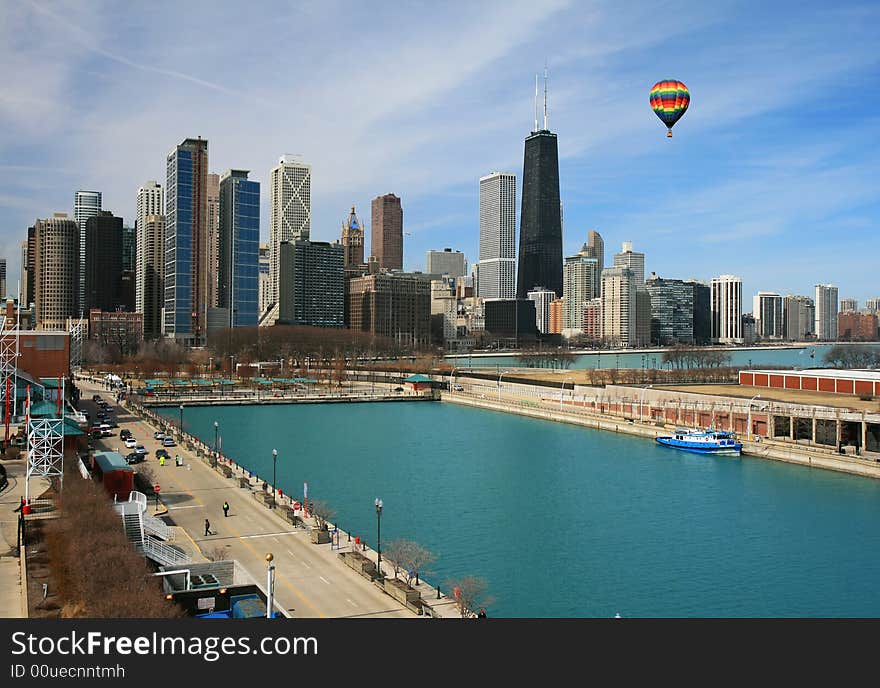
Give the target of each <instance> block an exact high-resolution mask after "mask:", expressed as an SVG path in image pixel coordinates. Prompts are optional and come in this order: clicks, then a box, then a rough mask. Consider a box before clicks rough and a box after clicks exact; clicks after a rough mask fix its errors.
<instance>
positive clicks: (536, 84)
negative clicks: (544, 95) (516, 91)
mask: <svg viewBox="0 0 880 688" xmlns="http://www.w3.org/2000/svg"><path fill="white" fill-rule="evenodd" d="M532 131H538V75H537V74H535V128H534V129H533V130H532Z"/></svg>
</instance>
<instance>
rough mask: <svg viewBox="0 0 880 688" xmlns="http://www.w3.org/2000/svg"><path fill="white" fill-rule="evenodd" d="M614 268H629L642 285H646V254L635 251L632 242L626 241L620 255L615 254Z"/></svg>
mask: <svg viewBox="0 0 880 688" xmlns="http://www.w3.org/2000/svg"><path fill="white" fill-rule="evenodd" d="M614 266H615V267H627V268H629V269H630V270H632V271H633V274H634V275H635V276H636V281H637V282H638V283H639V284H640V285H643V284H644V283H645V254H644V253H638V252H636V251H633V245H632V242H631V241H624V242H623V248H621V250H620V253H615V254H614Z"/></svg>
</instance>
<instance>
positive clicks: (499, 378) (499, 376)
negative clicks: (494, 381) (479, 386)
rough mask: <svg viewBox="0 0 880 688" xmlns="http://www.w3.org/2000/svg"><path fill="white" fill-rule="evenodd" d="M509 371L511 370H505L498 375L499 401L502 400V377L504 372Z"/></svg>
mask: <svg viewBox="0 0 880 688" xmlns="http://www.w3.org/2000/svg"><path fill="white" fill-rule="evenodd" d="M509 372H510V371H509V370H504V371H502V372H501V373H500V374H499V375H498V401H501V378H502V377H504V373H509Z"/></svg>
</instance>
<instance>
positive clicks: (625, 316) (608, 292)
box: [601, 265, 637, 347]
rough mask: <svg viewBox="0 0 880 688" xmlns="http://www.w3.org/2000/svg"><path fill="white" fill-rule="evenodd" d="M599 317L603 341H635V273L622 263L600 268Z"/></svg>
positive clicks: (630, 343) (611, 343) (621, 344)
mask: <svg viewBox="0 0 880 688" xmlns="http://www.w3.org/2000/svg"><path fill="white" fill-rule="evenodd" d="M601 320H602V322H601V328H602V342H603V343H604V344H605V345H608V346H614V347H631V346H635V345H636V340H637V332H636V276H635V274H634V273H633V271H632V270H630V269H629V268H628V267H626V266H624V265H617V266H614V267H611V268H605V269H604V270H603V271H602V315H601Z"/></svg>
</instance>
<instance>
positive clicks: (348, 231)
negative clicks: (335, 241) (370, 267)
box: [342, 206, 365, 268]
mask: <svg viewBox="0 0 880 688" xmlns="http://www.w3.org/2000/svg"><path fill="white" fill-rule="evenodd" d="M342 250H343V251H344V252H345V267H347V268H359V267H361V266H362V265H365V263H364V228H363V227H362V226H361V221H360V218H359V217H358V216H357V214H356V213H355V212H354V206H351V212H350V213H349V215H348V219H346V221H345V222H343V223H342Z"/></svg>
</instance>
